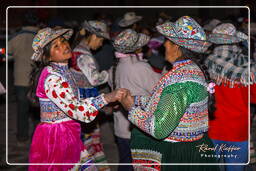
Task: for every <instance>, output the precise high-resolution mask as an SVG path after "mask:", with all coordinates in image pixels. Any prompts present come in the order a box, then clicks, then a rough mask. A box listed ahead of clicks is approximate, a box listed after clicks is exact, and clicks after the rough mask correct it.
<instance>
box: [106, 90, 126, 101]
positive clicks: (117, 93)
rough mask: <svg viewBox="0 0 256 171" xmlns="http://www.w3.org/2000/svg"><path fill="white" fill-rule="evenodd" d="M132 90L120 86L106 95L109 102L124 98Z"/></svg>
mask: <svg viewBox="0 0 256 171" xmlns="http://www.w3.org/2000/svg"><path fill="white" fill-rule="evenodd" d="M129 92H130V91H129V90H127V89H125V88H119V89H116V90H114V91H112V92H110V93H108V94H105V95H104V98H105V100H106V101H107V102H108V103H111V102H115V101H120V100H121V99H122V98H124V97H125V96H126V95H127V94H128V93H129Z"/></svg>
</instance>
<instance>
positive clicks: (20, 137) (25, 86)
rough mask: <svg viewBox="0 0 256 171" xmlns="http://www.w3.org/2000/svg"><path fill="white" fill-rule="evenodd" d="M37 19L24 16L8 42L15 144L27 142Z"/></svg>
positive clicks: (33, 15)
mask: <svg viewBox="0 0 256 171" xmlns="http://www.w3.org/2000/svg"><path fill="white" fill-rule="evenodd" d="M37 21H38V18H37V16H36V15H35V14H34V13H33V12H28V13H26V14H25V15H24V22H23V27H22V29H21V31H20V32H18V33H17V34H15V35H14V36H13V37H12V38H11V39H10V40H9V42H8V54H10V55H12V56H13V58H14V85H15V92H16V97H17V135H16V136H17V144H18V145H21V146H22V145H25V144H26V143H27V141H28V140H29V105H30V103H29V101H28V99H27V93H28V90H29V86H30V85H29V78H30V75H29V74H30V72H31V70H32V65H31V64H32V61H31V56H32V54H33V49H32V41H33V38H34V36H35V35H36V33H37V31H38V27H36V25H37Z"/></svg>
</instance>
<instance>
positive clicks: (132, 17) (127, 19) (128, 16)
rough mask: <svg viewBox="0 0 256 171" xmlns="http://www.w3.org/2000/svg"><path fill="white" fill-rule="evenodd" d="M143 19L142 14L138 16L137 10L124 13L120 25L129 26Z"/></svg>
mask: <svg viewBox="0 0 256 171" xmlns="http://www.w3.org/2000/svg"><path fill="white" fill-rule="evenodd" d="M141 19H142V16H137V15H136V14H135V12H127V13H125V14H124V18H123V19H122V20H120V21H119V23H118V25H119V26H120V27H128V26H130V25H132V24H134V23H136V22H138V21H140V20H141Z"/></svg>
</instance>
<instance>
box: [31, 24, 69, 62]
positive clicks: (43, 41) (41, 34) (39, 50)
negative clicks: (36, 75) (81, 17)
mask: <svg viewBox="0 0 256 171" xmlns="http://www.w3.org/2000/svg"><path fill="white" fill-rule="evenodd" d="M72 34H73V30H72V29H59V30H54V29H52V28H50V27H47V28H44V29H41V30H39V31H38V33H37V35H36V36H35V37H34V39H33V42H32V48H33V50H34V54H33V55H32V57H31V59H32V60H34V61H38V60H39V59H40V58H41V56H42V54H43V48H44V47H45V46H46V45H47V44H48V43H50V42H51V41H52V40H54V39H56V38H57V37H59V36H62V35H63V37H64V38H65V39H67V40H68V39H70V37H71V36H72Z"/></svg>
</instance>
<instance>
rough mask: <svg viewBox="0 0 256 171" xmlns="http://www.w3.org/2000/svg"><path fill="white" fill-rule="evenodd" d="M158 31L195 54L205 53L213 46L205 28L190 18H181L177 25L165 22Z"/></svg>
mask: <svg viewBox="0 0 256 171" xmlns="http://www.w3.org/2000/svg"><path fill="white" fill-rule="evenodd" d="M156 29H157V31H158V32H159V33H161V34H162V35H164V36H165V37H166V38H167V39H169V40H171V41H172V42H174V43H175V44H177V45H179V46H182V47H185V48H187V49H190V50H191V51H194V52H199V53H203V52H205V51H206V50H207V49H208V47H209V46H210V45H211V43H210V42H208V41H207V40H206V34H205V32H204V30H203V28H202V27H201V26H200V25H199V24H198V23H197V22H196V21H195V20H194V19H193V18H191V17H189V16H183V17H180V18H179V19H178V20H177V21H176V22H175V23H173V22H165V23H164V24H161V25H158V26H156Z"/></svg>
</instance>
